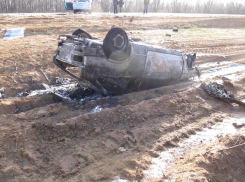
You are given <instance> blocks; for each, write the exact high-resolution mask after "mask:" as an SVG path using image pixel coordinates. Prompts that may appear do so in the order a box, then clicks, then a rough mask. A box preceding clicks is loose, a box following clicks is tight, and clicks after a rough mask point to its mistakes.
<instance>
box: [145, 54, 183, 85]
mask: <svg viewBox="0 0 245 182" xmlns="http://www.w3.org/2000/svg"><path fill="white" fill-rule="evenodd" d="M183 66H184V60H183V57H182V55H181V56H179V55H173V54H164V53H160V52H153V51H148V54H147V59H146V64H145V71H144V75H143V78H150V79H161V80H163V81H164V80H172V79H173V80H174V79H177V78H179V77H180V76H181V74H182V70H183Z"/></svg>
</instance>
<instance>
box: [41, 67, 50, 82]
mask: <svg viewBox="0 0 245 182" xmlns="http://www.w3.org/2000/svg"><path fill="white" fill-rule="evenodd" d="M40 71H41V73H42V74H43V76H44V78H45V79H46V80H47V82H48V83H49V84H50V81H49V79H48V77H47V75H46V74H45V73H44V71H43V70H42V69H40Z"/></svg>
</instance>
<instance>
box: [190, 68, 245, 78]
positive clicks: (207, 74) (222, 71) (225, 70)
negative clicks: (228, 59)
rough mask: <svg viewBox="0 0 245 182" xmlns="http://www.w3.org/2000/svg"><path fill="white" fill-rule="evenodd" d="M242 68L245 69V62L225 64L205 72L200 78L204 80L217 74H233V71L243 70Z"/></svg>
mask: <svg viewBox="0 0 245 182" xmlns="http://www.w3.org/2000/svg"><path fill="white" fill-rule="evenodd" d="M242 70H245V64H233V65H229V66H223V67H220V68H214V69H211V70H209V71H206V72H203V73H202V74H201V77H200V78H199V80H201V81H204V80H206V79H209V78H213V77H216V76H222V75H228V74H232V73H235V72H238V71H242ZM195 79H198V78H195Z"/></svg>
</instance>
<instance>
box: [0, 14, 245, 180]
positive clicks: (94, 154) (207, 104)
mask: <svg viewBox="0 0 245 182" xmlns="http://www.w3.org/2000/svg"><path fill="white" fill-rule="evenodd" d="M130 20H131V21H130ZM132 20H133V21H132ZM113 25H115V26H119V27H122V28H123V29H124V30H125V31H126V32H127V33H128V35H129V36H131V37H140V38H142V39H143V40H144V41H147V42H150V43H153V44H156V45H160V46H164V47H167V48H171V49H177V50H179V51H182V52H185V53H194V52H196V53H197V61H196V64H197V65H199V66H200V71H201V72H202V73H204V74H205V73H208V71H210V69H215V68H219V67H221V66H228V65H231V64H241V63H244V62H245V58H244V56H245V31H244V27H245V19H244V18H243V17H241V16H231V17H229V16H214V15H211V16H203V17H202V16H199V17H194V16H193V17H192V16H188V17H183V16H177V15H175V16H171V15H169V14H168V15H166V16H143V15H134V17H133V18H132V17H131V16H128V15H127V14H125V15H116V16H114V15H112V14H109V15H106V14H103V15H99V14H96V15H93V14H92V15H84V14H78V15H55V14H50V15H49V14H46V15H45V14H41V15H38V14H37V15H28V14H19V15H16V14H14V15H0V36H1V37H3V36H4V34H5V32H6V29H7V28H16V27H25V28H26V31H25V37H24V38H20V39H15V40H10V41H5V40H3V39H1V40H0V58H1V59H0V88H4V89H5V92H4V94H5V95H6V96H7V98H5V99H0V115H1V117H0V181H3V182H4V181H19V182H20V181H33V180H34V179H35V181H47V182H48V181H50V182H51V181H84V182H90V181H92V182H93V181H94V182H97V181H105V182H107V181H112V180H113V178H114V177H115V176H120V178H121V179H125V180H128V181H143V179H144V173H143V171H144V170H146V169H148V168H149V166H150V165H151V159H152V158H155V157H158V156H159V152H161V151H164V150H168V149H169V148H173V147H177V146H178V142H179V141H182V140H183V139H185V138H188V137H190V136H191V135H195V133H196V132H197V131H200V130H202V129H203V128H206V127H211V126H212V125H215V124H216V123H217V122H222V121H223V119H224V118H225V117H230V116H235V115H236V116H239V115H241V114H242V113H244V108H240V107H237V106H235V105H229V104H227V103H224V102H222V101H218V100H216V99H215V98H212V97H210V96H208V95H207V94H205V93H204V92H203V91H202V90H201V89H200V88H199V85H200V83H201V82H202V81H204V79H203V80H202V77H201V78H200V79H196V80H194V81H190V82H186V83H180V84H176V85H171V86H167V87H161V88H156V89H152V90H146V91H141V92H135V93H130V94H126V95H121V96H116V97H111V98H103V99H100V100H95V101H90V102H86V103H85V104H83V105H81V104H80V105H74V104H69V103H65V102H62V101H61V100H60V99H59V98H57V97H55V96H53V95H51V94H47V95H42V96H35V97H15V96H16V95H17V93H19V92H23V91H28V90H36V89H43V87H42V83H46V80H45V78H44V77H43V75H42V73H41V72H40V69H42V70H43V71H44V72H45V73H46V74H47V76H48V77H49V79H50V80H51V84H54V83H55V80H56V78H58V77H69V76H68V75H66V74H65V73H63V72H62V71H61V70H59V69H58V68H56V67H55V66H54V64H53V63H52V56H53V55H54V54H55V51H56V48H57V37H58V35H59V34H64V33H65V34H71V33H72V32H73V31H74V30H76V29H78V28H82V29H84V30H86V31H88V32H89V33H90V34H91V35H92V36H93V37H97V38H103V37H104V36H105V35H106V33H107V31H108V30H109V29H110V28H111V27H112V26H113ZM173 27H178V28H179V31H178V32H172V28H173ZM166 34H171V36H166ZM230 69H231V70H233V71H234V72H233V73H228V72H226V73H222V74H220V75H215V76H213V77H208V78H206V80H205V81H214V80H215V81H219V82H221V83H222V84H224V85H225V86H226V87H227V88H228V89H229V90H230V91H232V92H233V93H234V95H235V96H236V97H237V98H238V99H240V100H244V99H245V93H244V91H245V89H244V87H243V85H244V84H245V79H244V70H239V71H236V70H235V69H234V68H233V67H231V68H230ZM234 75H235V76H234ZM223 76H226V77H229V76H230V77H232V78H233V79H231V80H230V81H224V82H223V81H222V77H223ZM97 105H100V106H101V107H102V108H107V109H103V110H102V111H100V112H97V113H91V114H88V112H89V111H91V110H92V109H93V108H94V107H96V106H97ZM230 127H234V126H230ZM244 140H245V138H244V130H243V129H242V130H240V132H239V133H237V134H236V135H233V136H226V137H221V138H220V139H219V141H217V142H216V143H208V144H203V145H201V146H199V147H197V148H194V149H193V150H192V151H191V153H188V154H186V156H184V157H183V158H181V159H176V163H175V164H174V166H172V167H170V168H169V170H168V173H167V174H166V176H163V178H166V177H169V179H170V180H176V181H215V182H216V181H220V182H223V181H231V182H235V181H243V179H244V178H245V173H244V170H245V169H244V166H245V165H244V164H245V161H244V155H245V154H244V150H245V147H244V146H241V147H237V148H234V149H229V150H222V151H219V150H220V149H225V148H229V147H232V146H234V145H237V144H241V143H244ZM120 147H123V148H120ZM122 149H126V150H125V151H124V150H122ZM173 174H175V177H174V179H173ZM163 178H161V179H159V178H157V179H151V180H149V181H163Z"/></svg>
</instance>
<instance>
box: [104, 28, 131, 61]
mask: <svg viewBox="0 0 245 182" xmlns="http://www.w3.org/2000/svg"><path fill="white" fill-rule="evenodd" d="M103 50H104V53H105V56H106V57H107V58H108V59H112V60H115V61H123V60H125V59H127V58H128V56H129V42H128V36H127V34H126V32H125V31H124V30H123V29H121V28H117V27H113V28H112V29H111V30H109V32H108V33H107V34H106V36H105V39H104V41H103Z"/></svg>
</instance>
